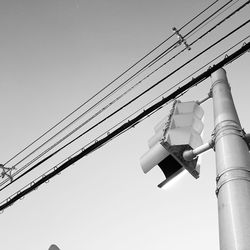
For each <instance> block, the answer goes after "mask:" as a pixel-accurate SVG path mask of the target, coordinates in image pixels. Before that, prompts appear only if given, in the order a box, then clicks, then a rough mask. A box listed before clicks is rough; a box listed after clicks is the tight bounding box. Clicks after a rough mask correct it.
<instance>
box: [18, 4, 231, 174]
mask: <svg viewBox="0 0 250 250" xmlns="http://www.w3.org/2000/svg"><path fill="white" fill-rule="evenodd" d="M229 2H231V1H229ZM229 2H228V3H229ZM228 3H226V4H228ZM225 6H226V5H223V6H222V7H225ZM222 7H221V8H220V9H219V10H221V9H222ZM217 12H218V11H216V12H215V13H217ZM213 15H214V13H213V14H212V15H210V17H211V16H213ZM206 20H208V19H206ZM202 23H204V22H202ZM196 27H199V25H198V26H196ZM193 30H194V29H192V31H193ZM188 34H189V33H188ZM194 43H195V42H193V43H192V44H194ZM184 50H185V49H184ZM184 50H182V51H181V52H179V53H178V54H177V55H179V54H180V53H182V52H183V51H184ZM177 55H176V56H177ZM176 56H174V57H172V58H171V59H170V60H168V61H167V63H168V62H170V61H171V60H172V59H174V58H176ZM151 62H152V61H151ZM151 62H150V63H151ZM164 65H166V63H164V64H163V65H162V66H164ZM146 66H149V64H148V65H146ZM150 66H151V65H150ZM162 66H160V67H159V68H157V69H156V70H154V71H153V72H152V73H150V74H149V75H147V76H146V77H145V78H143V80H145V79H146V78H148V77H149V76H150V75H152V74H153V73H155V72H156V71H157V70H159V69H160V68H161V67H162ZM141 70H143V68H142V69H141ZM141 70H140V71H138V72H141ZM138 72H137V73H138ZM134 76H135V75H133V76H132V77H131V78H133V77H134ZM131 78H129V79H128V80H130V79H131ZM143 80H141V81H140V82H139V83H141V82H142V81H143ZM125 83H126V81H125ZM120 86H121V85H120ZM134 87H135V86H133V87H132V88H130V89H129V90H128V91H126V92H125V93H124V94H122V95H121V96H119V97H118V98H116V100H115V101H117V100H119V99H120V97H122V96H124V95H125V94H126V93H128V92H130V90H132V89H133V88H134ZM116 90H117V89H115V90H114V91H116ZM106 97H107V96H106ZM106 97H105V98H106ZM102 100H104V99H102ZM102 100H101V101H102ZM113 103H114V101H113V102H111V103H109V104H108V105H107V106H106V107H104V108H102V109H101V110H100V111H98V112H97V113H96V114H95V115H94V116H92V117H91V118H90V119H88V120H87V122H89V121H90V120H92V119H93V118H94V117H96V116H97V115H98V114H100V113H101V112H103V111H104V110H106V109H107V107H109V106H111V105H112V104H113ZM98 104H100V102H99V103H97V104H95V105H94V106H92V107H91V108H90V109H88V110H87V111H86V112H88V111H90V110H91V109H92V108H93V107H95V106H96V105H98ZM86 112H84V113H83V114H82V115H80V116H79V117H77V118H76V119H75V120H73V122H71V123H70V124H68V125H67V126H66V127H64V128H63V129H61V130H60V131H59V132H58V133H56V134H55V135H54V136H52V137H51V138H49V139H48V140H47V141H45V142H44V143H43V144H41V145H40V146H39V147H38V148H36V149H35V150H34V151H32V152H31V153H29V154H28V155H27V156H26V157H24V158H23V159H22V160H20V161H19V162H17V163H16V164H15V165H14V166H13V168H15V167H16V166H17V165H19V164H20V163H21V162H23V161H24V160H25V159H27V158H28V157H29V156H31V155H32V154H33V153H34V152H36V151H38V150H39V149H40V148H41V147H43V146H44V145H46V144H47V143H48V142H49V141H51V140H52V139H54V138H55V137H56V136H57V135H59V134H60V133H61V132H63V131H64V130H65V129H66V128H68V127H69V126H71V125H72V124H73V123H74V122H75V121H77V120H78V119H79V118H80V117H82V116H83V115H85V114H86ZM87 122H84V123H83V124H81V125H80V126H78V127H77V128H75V129H74V130H73V131H71V132H70V133H69V134H67V135H66V136H65V137H63V138H62V139H61V140H59V141H58V142H56V143H55V144H54V145H52V146H51V147H49V148H48V149H46V150H45V151H44V152H43V153H41V154H40V155H38V156H37V157H36V158H35V159H33V160H32V161H30V162H29V163H28V166H29V165H31V164H32V163H34V162H35V161H36V160H37V159H39V158H40V157H41V156H43V155H44V154H46V153H47V152H49V151H50V150H51V149H53V148H54V147H55V146H57V145H58V144H60V143H61V142H62V141H63V140H65V139H66V138H68V137H69V136H70V135H72V134H73V133H74V132H76V131H77V130H78V129H79V128H81V127H82V126H83V125H85V124H86V123H87ZM22 170H23V168H22ZM22 170H20V171H22ZM20 171H17V174H18V173H19V172H20Z"/></svg>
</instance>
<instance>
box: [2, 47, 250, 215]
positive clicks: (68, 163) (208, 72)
mask: <svg viewBox="0 0 250 250" xmlns="http://www.w3.org/2000/svg"><path fill="white" fill-rule="evenodd" d="M249 49H250V43H247V44H245V45H244V46H242V47H241V48H240V49H239V50H237V51H236V52H234V53H233V54H231V55H229V56H227V57H225V58H224V59H223V60H222V61H220V62H219V63H217V64H216V65H213V66H212V67H210V68H208V70H206V71H204V72H203V73H202V74H200V75H199V76H197V77H196V78H194V79H192V80H191V81H189V82H188V83H187V84H185V85H184V86H182V87H180V88H179V89H177V90H176V91H174V92H173V93H172V94H170V95H168V96H167V97H165V98H164V99H162V100H161V101H159V102H157V103H156V104H154V105H153V106H151V107H149V108H148V109H146V110H145V111H144V112H143V113H141V114H139V115H138V116H136V117H135V118H133V119H132V120H130V121H128V122H127V123H125V124H123V125H122V126H121V127H119V128H118V129H116V130H115V131H113V132H111V133H110V134H109V135H107V136H106V137H105V138H103V139H101V140H100V141H97V142H96V143H95V144H93V145H91V146H89V147H88V148H87V149H85V150H83V151H82V152H81V153H79V154H78V155H76V156H74V157H73V158H71V159H69V160H68V161H66V162H64V163H63V164H62V165H60V166H59V167H57V168H55V170H54V171H53V172H51V173H48V174H47V175H43V176H42V178H41V179H37V181H36V182H35V181H33V182H32V183H30V184H28V185H26V186H25V187H23V188H22V189H20V190H19V191H18V192H17V193H15V194H13V195H11V196H9V197H8V198H7V199H5V200H4V201H2V202H1V203H0V211H3V210H4V209H5V208H7V207H9V206H11V205H12V204H13V203H14V202H16V201H17V200H19V199H21V198H22V197H24V196H25V195H26V194H28V193H30V192H31V191H33V190H35V189H37V188H38V187H39V186H40V185H42V184H43V183H45V182H47V181H49V180H50V179H51V178H52V177H54V176H55V175H57V174H59V173H60V172H61V171H63V170H64V169H66V168H67V167H69V166H71V165H72V164H74V163H75V162H77V161H78V160H80V159H81V158H82V157H84V156H86V155H87V154H89V153H91V152H93V151H94V150H95V149H97V148H100V147H101V146H102V145H104V144H105V143H107V142H108V141H109V140H110V139H112V138H114V137H115V136H117V135H119V134H121V133H122V132H123V131H125V130H127V129H129V128H131V127H134V126H135V124H138V121H140V120H141V119H142V118H144V117H146V116H147V115H149V114H151V113H152V112H154V111H155V110H157V109H158V108H160V107H161V106H162V105H164V104H166V103H168V102H169V101H170V100H173V99H175V98H176V97H177V96H179V95H181V94H182V93H185V92H186V91H187V90H188V89H189V88H191V87H192V86H194V85H198V84H199V83H201V82H202V81H204V80H205V79H207V78H208V77H209V76H210V75H211V74H212V73H214V72H215V71H217V70H218V69H220V68H222V67H223V66H225V65H228V64H229V63H231V62H233V61H234V60H236V59H237V58H239V57H240V56H242V55H243V54H244V53H245V52H246V51H248V50H249ZM163 79H164V78H163ZM163 79H162V80H163ZM160 81H161V80H160Z"/></svg>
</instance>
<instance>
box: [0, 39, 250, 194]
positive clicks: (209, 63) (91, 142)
mask: <svg viewBox="0 0 250 250" xmlns="http://www.w3.org/2000/svg"><path fill="white" fill-rule="evenodd" d="M249 38H250V35H248V36H247V37H245V38H243V39H241V40H240V41H239V42H237V43H236V44H234V45H233V46H231V47H230V48H229V49H227V50H225V51H223V52H222V53H221V54H220V55H218V56H216V57H215V58H213V59H212V60H211V61H209V62H208V63H206V64H205V65H203V66H202V67H200V68H199V69H197V70H195V71H194V72H192V73H191V74H190V75H188V76H186V77H185V78H184V79H182V80H181V81H179V82H178V83H176V84H174V85H173V86H171V87H170V88H169V89H167V90H166V91H165V92H163V93H162V94H161V95H159V96H157V97H156V98H154V99H152V100H151V101H150V102H148V103H147V104H145V105H144V106H143V107H141V108H140V109H138V110H137V111H135V112H134V113H132V114H130V115H129V116H128V117H126V118H125V119H123V120H122V121H120V122H119V123H117V124H116V125H115V126H113V127H112V128H109V129H108V130H107V131H106V132H104V133H103V134H101V135H99V136H98V137H96V138H95V139H94V140H92V141H90V142H89V143H88V144H87V145H85V146H84V147H83V148H86V147H88V146H89V145H91V144H93V143H95V142H96V141H98V140H100V139H101V138H103V136H105V135H106V134H108V133H109V132H110V131H112V130H114V129H115V128H116V127H118V126H119V125H121V124H123V123H124V122H126V121H127V120H129V119H131V117H134V116H135V115H136V114H137V113H138V112H139V111H141V110H145V108H146V107H148V106H149V105H150V104H152V103H154V102H155V101H156V100H157V99H159V98H160V97H163V96H164V95H165V94H166V93H168V92H170V91H171V90H173V89H174V88H176V87H177V86H179V85H180V84H181V83H183V82H184V81H186V80H188V79H190V78H191V77H193V76H194V75H195V74H196V73H198V72H199V71H201V70H202V69H204V68H206V67H207V66H209V65H211V63H213V62H214V61H215V60H217V59H218V58H220V57H221V56H222V55H226V56H227V54H226V53H228V52H229V51H230V50H232V49H234V48H235V47H236V46H238V45H239V44H241V43H243V42H244V41H246V40H247V39H249ZM157 111H158V110H156V111H154V112H157ZM147 117H149V116H147ZM147 117H146V118H147ZM146 118H144V119H146ZM141 121H142V120H141ZM141 121H140V122H141ZM124 132H125V131H124ZM66 146H67V145H65V146H64V147H66ZM78 152H79V151H77V152H75V153H73V154H72V155H71V156H69V157H68V158H71V157H73V156H74V155H76V154H77V153H78ZM56 153H57V151H56V152H55V153H53V154H51V155H49V156H48V157H46V158H44V159H43V160H41V161H40V162H38V163H37V164H35V165H34V166H32V167H31V168H30V169H28V170H26V171H25V172H24V173H22V174H21V175H19V176H18V177H17V178H15V179H14V180H12V182H9V183H8V184H7V185H5V186H4V187H2V188H0V192H1V191H2V190H4V189H5V188H6V187H8V186H9V185H11V184H12V183H14V182H16V181H17V180H18V179H20V178H22V177H23V176H24V175H26V174H28V173H29V172H31V171H32V170H33V169H35V168H36V167H38V166H39V165H41V164H43V163H44V162H46V161H47V160H49V159H50V158H51V157H52V156H54V155H55V154H56ZM68 158H67V159H68ZM64 161H65V160H64ZM64 161H63V162H64ZM61 164H62V162H60V163H59V164H58V165H61ZM50 171H51V170H49V171H48V172H50ZM46 173H47V172H46ZM46 173H45V174H46ZM0 186H1V185H0Z"/></svg>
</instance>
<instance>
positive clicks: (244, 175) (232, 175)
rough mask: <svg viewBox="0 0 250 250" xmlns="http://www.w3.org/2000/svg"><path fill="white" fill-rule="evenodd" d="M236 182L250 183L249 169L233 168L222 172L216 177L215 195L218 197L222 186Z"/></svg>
mask: <svg viewBox="0 0 250 250" xmlns="http://www.w3.org/2000/svg"><path fill="white" fill-rule="evenodd" d="M223 177H224V178H223ZM236 180H244V181H249V182H250V169H248V168H239V167H235V168H228V169H226V170H224V171H223V172H221V173H220V174H219V175H218V176H217V177H216V184H217V188H216V191H215V193H216V195H217V196H218V194H219V191H220V189H221V188H222V186H224V185H225V184H226V183H228V182H231V181H236Z"/></svg>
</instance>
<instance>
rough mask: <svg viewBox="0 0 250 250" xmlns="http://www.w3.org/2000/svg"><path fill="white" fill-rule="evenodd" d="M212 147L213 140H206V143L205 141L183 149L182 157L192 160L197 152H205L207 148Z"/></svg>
mask: <svg viewBox="0 0 250 250" xmlns="http://www.w3.org/2000/svg"><path fill="white" fill-rule="evenodd" d="M212 147H213V141H210V142H207V143H205V144H203V145H201V146H199V147H197V148H195V149H192V150H186V151H184V152H183V158H184V160H186V161H192V160H193V159H194V158H195V157H197V156H198V155H199V154H202V153H204V152H206V151H207V150H209V149H211V148H212Z"/></svg>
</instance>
